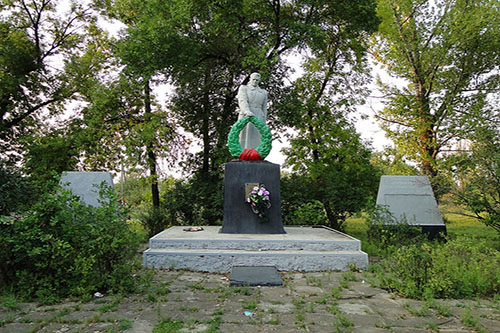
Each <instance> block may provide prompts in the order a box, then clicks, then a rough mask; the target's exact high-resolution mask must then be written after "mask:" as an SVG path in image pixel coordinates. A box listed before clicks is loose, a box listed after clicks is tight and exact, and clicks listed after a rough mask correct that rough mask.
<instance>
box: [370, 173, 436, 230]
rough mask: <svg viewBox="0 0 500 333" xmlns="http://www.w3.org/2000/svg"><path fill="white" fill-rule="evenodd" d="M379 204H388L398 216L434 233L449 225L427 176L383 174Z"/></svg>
mask: <svg viewBox="0 0 500 333" xmlns="http://www.w3.org/2000/svg"><path fill="white" fill-rule="evenodd" d="M377 205H383V206H386V207H387V208H388V209H389V211H390V212H391V214H392V215H393V216H394V217H395V218H396V219H398V220H401V219H406V221H407V222H408V223H409V224H412V225H416V226H420V227H422V231H424V232H430V233H433V234H434V233H439V232H442V231H443V232H445V233H446V226H445V224H444V222H443V218H442V217H441V212H440V211H439V208H438V206H437V203H436V199H435V197H434V192H433V191H432V187H431V183H430V181H429V178H428V177H427V176H382V177H381V179H380V185H379V189H378V195H377Z"/></svg>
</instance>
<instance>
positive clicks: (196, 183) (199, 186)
mask: <svg viewBox="0 0 500 333" xmlns="http://www.w3.org/2000/svg"><path fill="white" fill-rule="evenodd" d="M222 188H223V182H222V177H221V176H220V175H217V174H215V175H212V176H211V177H209V178H201V177H200V176H199V175H198V174H196V175H195V176H193V177H191V178H189V179H187V180H179V181H177V182H176V183H175V185H174V186H172V187H170V188H169V189H168V190H167V191H166V192H165V194H164V195H163V201H162V204H161V205H162V208H163V209H164V210H165V212H166V214H168V216H170V219H171V220H170V221H171V222H170V223H171V224H172V225H221V224H222V219H223V212H224V207H223V205H224V195H223V193H224V192H223V190H222Z"/></svg>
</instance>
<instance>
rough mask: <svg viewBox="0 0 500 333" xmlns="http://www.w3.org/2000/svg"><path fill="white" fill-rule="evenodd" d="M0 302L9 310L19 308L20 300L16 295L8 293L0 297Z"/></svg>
mask: <svg viewBox="0 0 500 333" xmlns="http://www.w3.org/2000/svg"><path fill="white" fill-rule="evenodd" d="M0 302H1V303H0V304H1V305H2V306H3V307H4V308H6V309H7V310H11V311H15V310H19V308H20V305H19V300H18V299H17V298H16V297H15V296H13V295H12V296H11V295H6V296H3V297H2V298H1V299H0Z"/></svg>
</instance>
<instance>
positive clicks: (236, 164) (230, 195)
mask: <svg viewBox="0 0 500 333" xmlns="http://www.w3.org/2000/svg"><path fill="white" fill-rule="evenodd" d="M249 183H259V184H264V185H265V186H266V188H267V190H268V191H269V192H270V193H271V196H270V197H271V208H270V209H269V222H265V223H262V222H261V221H260V219H259V217H258V216H257V215H256V214H254V213H253V212H252V209H251V208H250V205H249V204H248V203H247V202H246V201H245V184H249ZM220 232H221V233H229V234H284V233H286V232H285V229H284V228H283V221H282V219H281V207H280V166H279V164H273V163H270V162H265V161H258V162H257V161H255V162H250V161H233V162H229V163H226V165H225V173H224V222H223V224H222V229H221V231H220Z"/></svg>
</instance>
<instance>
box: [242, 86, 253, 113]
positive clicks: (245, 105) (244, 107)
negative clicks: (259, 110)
mask: <svg viewBox="0 0 500 333" xmlns="http://www.w3.org/2000/svg"><path fill="white" fill-rule="evenodd" d="M238 106H239V107H240V115H243V116H253V113H252V111H250V106H249V105H248V97H247V93H246V87H245V86H244V85H241V86H240V88H239V89H238Z"/></svg>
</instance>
